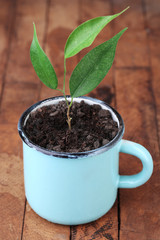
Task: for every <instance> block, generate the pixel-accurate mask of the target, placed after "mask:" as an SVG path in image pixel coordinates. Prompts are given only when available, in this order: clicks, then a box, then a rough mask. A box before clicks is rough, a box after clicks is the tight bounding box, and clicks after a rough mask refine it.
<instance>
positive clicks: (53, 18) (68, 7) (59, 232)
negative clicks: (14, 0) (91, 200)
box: [23, 0, 78, 240]
mask: <svg viewBox="0 0 160 240" xmlns="http://www.w3.org/2000/svg"><path fill="white" fill-rule="evenodd" d="M48 9H49V12H48V26H47V29H46V43H45V46H44V50H45V52H46V54H47V56H48V57H49V59H50V60H51V62H52V64H53V66H54V68H55V71H56V73H57V76H58V79H59V88H61V89H62V87H63V86H62V85H63V51H64V46H65V42H66V40H67V37H68V36H69V34H70V32H71V31H72V30H73V29H74V28H75V27H76V26H77V24H78V1H77V0H76V1H75V0H71V1H69V2H67V1H65V0H63V1H58V0H52V1H50V5H49V6H48ZM37 28H38V25H37ZM76 62H77V60H76V57H75V58H74V59H72V60H71V61H67V69H68V74H67V77H68V76H69V74H70V72H71V71H72V70H71V69H73V68H74V67H75V65H76ZM67 93H68V88H67ZM55 95H60V94H59V92H57V91H54V90H51V89H49V88H47V87H45V85H43V84H42V86H41V92H40V99H45V98H48V97H51V96H55ZM26 209H27V210H26V214H25V222H24V231H23V239H25V240H27V239H37V240H39V239H46V240H47V239H48V240H50V239H56V240H61V239H65V240H68V239H70V227H69V226H63V225H58V224H54V223H50V222H47V221H46V220H44V219H42V218H40V217H39V216H38V215H36V214H35V213H34V212H33V210H31V208H30V207H29V205H28V203H27V207H26ZM31 229H32V230H31Z"/></svg>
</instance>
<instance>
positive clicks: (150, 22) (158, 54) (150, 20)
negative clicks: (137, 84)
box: [143, 0, 160, 145]
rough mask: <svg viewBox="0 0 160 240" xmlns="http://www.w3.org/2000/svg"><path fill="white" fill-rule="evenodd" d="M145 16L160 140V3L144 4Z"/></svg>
mask: <svg viewBox="0 0 160 240" xmlns="http://www.w3.org/2000/svg"><path fill="white" fill-rule="evenodd" d="M143 8H144V14H145V17H146V27H147V30H148V31H147V33H148V41H149V53H150V64H151V68H152V87H153V95H154V97H155V104H156V114H157V125H158V136H159V139H160V99H159V96H160V83H159V78H160V72H159V61H160V50H159V49H160V42H159V37H160V32H159V26H160V18H159V17H158V16H159V14H160V3H159V1H156V0H154V1H153V3H152V4H151V3H150V2H149V1H148V0H146V1H144V2H143ZM159 145H160V141H159Z"/></svg>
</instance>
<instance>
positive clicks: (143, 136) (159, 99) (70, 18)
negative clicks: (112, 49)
mask: <svg viewBox="0 0 160 240" xmlns="http://www.w3.org/2000/svg"><path fill="white" fill-rule="evenodd" d="M128 5H130V6H131V8H130V9H129V10H128V11H127V12H126V13H125V14H123V15H122V16H120V17H119V18H118V19H116V20H114V21H113V22H111V23H110V24H109V25H108V26H107V27H106V28H105V29H104V30H103V31H102V32H101V33H100V35H99V36H98V37H97V39H96V41H95V42H94V44H93V45H92V47H93V46H96V45H98V44H100V43H102V42H104V41H106V40H107V39H109V38H110V37H112V36H113V35H114V34H116V33H118V32H119V31H120V30H121V29H123V28H124V27H126V26H128V28H129V29H128V30H127V32H126V33H125V34H124V36H123V37H122V38H121V40H120V42H119V43H118V48H117V52H116V58H115V62H114V65H113V67H112V69H111V70H110V72H109V74H108V75H107V77H106V78H105V79H104V80H103V81H102V83H101V84H100V85H99V87H98V88H97V90H94V91H93V92H92V93H91V94H90V96H93V97H96V98H99V99H101V100H104V101H106V102H108V103H110V104H111V105H112V106H114V107H115V108H116V109H117V110H118V111H119V112H120V114H121V115H122V116H123V119H124V122H125V129H126V132H125V136H124V137H125V139H128V140H132V141H135V142H138V143H140V144H142V145H144V146H145V147H146V148H147V149H148V150H149V151H150V152H151V154H152V156H153V160H154V173H153V175H152V177H151V179H150V180H149V181H148V182H147V183H146V184H144V185H143V186H141V187H139V188H136V189H120V190H119V192H118V197H117V201H116V203H115V204H114V206H113V208H112V209H111V210H110V211H109V212H108V213H107V214H106V215H105V216H103V217H102V218H100V219H99V220H97V221H95V222H93V223H90V224H86V225H80V226H63V225H58V224H53V223H50V222H47V221H46V220H44V219H42V218H40V217H39V216H38V215H36V214H35V213H34V212H33V211H32V209H31V208H30V206H29V205H28V203H27V201H26V199H25V194H24V186H23V161H22V142H21V140H20V138H19V135H18V133H17V122H18V119H19V117H20V115H21V114H22V112H23V111H24V110H25V109H26V108H27V107H29V106H30V105H32V104H33V103H35V102H36V101H38V100H40V99H44V98H48V97H50V96H54V95H57V92H56V91H54V90H50V89H47V88H46V87H45V86H44V85H42V84H41V83H40V81H39V80H38V77H37V76H36V74H35V72H34V70H33V67H32V65H31V62H30V57H29V48H30V44H31V41H32V35H33V26H32V22H33V21H34V22H35V23H36V26H37V33H38V37H39V41H40V43H41V45H42V46H43V49H45V51H46V53H47V55H48V56H49V58H50V59H51V61H52V63H53V65H54V68H55V70H56V73H57V75H58V77H59V82H60V84H59V87H62V79H63V49H64V45H65V42H66V39H67V37H68V35H69V33H70V32H71V31H72V30H73V29H74V28H75V27H76V26H78V25H79V24H80V23H81V22H83V21H85V20H88V19H90V18H94V17H97V16H100V15H101V16H102V15H110V14H113V13H117V12H119V11H121V10H122V9H124V8H126V7H127V6H128ZM159 39H160V2H159V0H134V1H131V0H130V1H129V0H106V1H105V0H68V1H66V0H46V1H45V0H37V1H36V0H35V1H33V0H17V1H16V0H15V1H14V0H5V1H3V0H0V240H19V239H23V240H52V239H54V240H69V239H72V240H83V239H84V240H91V239H96V240H97V239H109V240H113V239H114V240H118V239H119V240H135V239H136V240H160V158H159V152H160V71H159V69H160V67H159V64H160V62H159V60H160V40H159ZM92 47H91V48H92ZM89 49H90V48H89ZM87 51H88V49H85V50H84V51H83V52H82V53H81V54H79V55H78V56H75V57H73V58H71V59H69V60H68V61H67V69H68V74H67V77H68V79H69V76H70V74H71V72H72V70H73V69H74V67H75V66H76V64H77V62H78V61H79V60H80V58H81V57H82V56H83V55H84V54H85V53H86V52H87ZM67 85H68V81H67ZM67 93H69V89H68V87H67ZM58 94H59V93H58ZM140 170H141V164H140V161H139V160H137V159H136V158H135V157H131V156H128V155H125V154H122V155H121V157H120V174H134V173H137V172H138V171H140Z"/></svg>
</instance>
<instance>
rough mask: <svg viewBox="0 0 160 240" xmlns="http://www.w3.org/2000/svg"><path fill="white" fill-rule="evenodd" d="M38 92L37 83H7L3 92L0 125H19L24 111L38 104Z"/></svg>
mask: <svg viewBox="0 0 160 240" xmlns="http://www.w3.org/2000/svg"><path fill="white" fill-rule="evenodd" d="M15 90H16V91H15ZM38 90H39V88H38V85H37V84H35V83H25V82H22V83H18V82H12V83H6V84H5V88H4V92H3V100H2V107H1V114H0V123H8V124H13V123H14V124H17V123H18V120H19V118H20V116H21V114H22V113H23V111H24V110H26V109H27V108H28V107H30V106H31V105H32V104H33V103H34V102H36V100H37V97H38Z"/></svg>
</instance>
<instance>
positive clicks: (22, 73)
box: [0, 0, 45, 240]
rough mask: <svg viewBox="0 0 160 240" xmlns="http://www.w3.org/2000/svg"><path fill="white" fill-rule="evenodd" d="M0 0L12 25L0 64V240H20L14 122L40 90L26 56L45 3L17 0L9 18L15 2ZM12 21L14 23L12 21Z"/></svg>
mask: <svg viewBox="0 0 160 240" xmlns="http://www.w3.org/2000/svg"><path fill="white" fill-rule="evenodd" d="M1 2H3V3H1V4H2V6H3V5H4V3H6V4H7V6H8V7H7V8H6V9H5V10H6V11H8V13H6V12H4V13H3V14H6V16H7V17H8V19H6V22H7V20H8V23H7V24H6V23H5V24H4V28H5V29H6V31H7V28H10V27H9V26H10V24H11V25H12V28H11V29H8V31H10V32H11V33H12V35H11V37H10V38H9V40H10V42H9V44H10V48H9V53H8V55H7V60H8V62H7V64H6V65H5V69H4V66H3V67H2V70H5V75H4V78H3V80H4V81H5V82H4V90H3V95H2V104H1V113H0V131H1V134H0V149H1V154H0V164H1V167H0V208H1V209H0V212H1V214H0V225H1V231H0V239H6V240H11V239H21V235H22V230H23V218H24V209H25V194H24V187H23V185H24V184H23V161H22V158H21V157H19V156H21V155H22V154H21V153H22V151H21V149H22V144H21V141H20V138H19V136H18V132H17V123H18V119H19V117H20V115H21V114H22V112H23V111H24V110H25V109H26V107H29V105H31V104H33V102H34V101H35V100H36V94H37V92H38V91H39V89H37V86H38V85H37V84H36V83H34V81H33V80H32V79H33V76H32V77H31V71H29V69H32V70H33V68H32V66H31V64H30V66H29V64H28V63H27V61H29V60H28V59H27V56H28V57H29V54H28V53H29V52H28V51H29V41H30V42H31V40H30V39H29V38H28V33H29V32H31V31H32V32H33V27H32V21H33V19H35V21H38V22H41V27H42V34H43V30H44V28H43V26H44V22H45V21H44V20H45V2H44V1H39V4H38V5H37V7H36V5H35V4H34V3H33V4H31V3H32V1H28V0H22V1H18V3H17V8H16V13H15V12H14V11H13V13H14V15H13V19H14V20H13V19H11V18H10V15H11V12H12V11H11V10H12V9H13V10H14V8H15V4H16V2H15V1H1ZM11 3H12V4H11ZM31 6H32V7H31ZM7 9H8V10H7ZM1 10H2V9H0V12H1ZM3 10H4V8H3ZM37 10H38V11H37ZM37 12H38V13H37ZM3 14H2V15H1V16H2V19H4V16H3ZM7 14H8V15H7ZM1 16H0V17H1ZM14 21H15V24H14V23H12V22H14ZM10 22H11V23H10ZM4 34H5V32H4ZM4 34H2V37H1V39H3V36H4ZM39 35H40V34H39ZM4 37H5V36H4ZM40 41H41V38H40ZM6 43H7V40H6ZM1 46H2V45H1ZM38 84H39V83H38Z"/></svg>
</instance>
